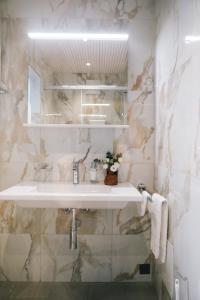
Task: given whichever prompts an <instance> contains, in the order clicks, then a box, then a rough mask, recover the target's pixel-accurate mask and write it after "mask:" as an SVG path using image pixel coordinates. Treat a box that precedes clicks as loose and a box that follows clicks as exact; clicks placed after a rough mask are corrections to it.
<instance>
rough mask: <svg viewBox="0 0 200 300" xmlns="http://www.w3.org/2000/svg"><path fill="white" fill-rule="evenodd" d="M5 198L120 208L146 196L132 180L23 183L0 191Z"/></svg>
mask: <svg viewBox="0 0 200 300" xmlns="http://www.w3.org/2000/svg"><path fill="white" fill-rule="evenodd" d="M4 200H12V201H16V202H17V204H18V205H19V206H22V207H32V208H82V209H86V208H88V209H120V208H125V207H126V206H131V205H133V204H134V203H135V202H141V201H142V200H143V199H142V196H141V194H140V192H139V191H138V190H137V189H136V188H135V187H134V186H133V185H131V184H130V183H124V184H119V185H117V186H113V187H111V186H107V185H104V184H78V185H73V184H69V183H63V182H44V183H41V182H22V183H20V184H17V185H15V186H12V187H10V188H8V189H6V190H4V191H2V192H0V201H4Z"/></svg>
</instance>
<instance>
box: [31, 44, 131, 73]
mask: <svg viewBox="0 0 200 300" xmlns="http://www.w3.org/2000/svg"><path fill="white" fill-rule="evenodd" d="M34 43H35V44H36V45H37V46H38V47H39V49H40V50H41V52H42V56H43V57H44V59H45V61H46V63H47V64H48V65H49V66H50V67H51V68H52V72H56V73H90V72H91V73H121V72H124V71H126V69H127V57H128V55H127V52H128V42H127V41H87V42H84V41H68V40H67V41H65V40H62V41H55V40H54V41H46V40H45V41H41V40H40V41H34ZM87 62H89V63H90V64H91V65H90V66H89V67H88V66H86V63H87Z"/></svg>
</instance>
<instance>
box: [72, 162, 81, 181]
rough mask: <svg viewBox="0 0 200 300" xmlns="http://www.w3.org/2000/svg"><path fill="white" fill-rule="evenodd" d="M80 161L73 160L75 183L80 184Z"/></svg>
mask: <svg viewBox="0 0 200 300" xmlns="http://www.w3.org/2000/svg"><path fill="white" fill-rule="evenodd" d="M79 162H80V161H75V160H73V184H79Z"/></svg>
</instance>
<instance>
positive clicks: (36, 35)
mask: <svg viewBox="0 0 200 300" xmlns="http://www.w3.org/2000/svg"><path fill="white" fill-rule="evenodd" d="M28 37H29V38H31V39H34V40H82V41H90V40H97V41H104V40H106V41H127V40H128V34H126V33H68V32H28Z"/></svg>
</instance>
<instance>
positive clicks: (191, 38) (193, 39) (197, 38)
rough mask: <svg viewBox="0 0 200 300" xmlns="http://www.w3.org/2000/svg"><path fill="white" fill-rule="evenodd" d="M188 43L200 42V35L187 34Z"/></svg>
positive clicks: (186, 40)
mask: <svg viewBox="0 0 200 300" xmlns="http://www.w3.org/2000/svg"><path fill="white" fill-rule="evenodd" d="M185 42H186V44H189V43H193V42H200V36H199V35H187V36H186V37H185Z"/></svg>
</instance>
